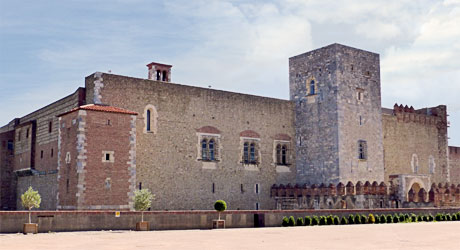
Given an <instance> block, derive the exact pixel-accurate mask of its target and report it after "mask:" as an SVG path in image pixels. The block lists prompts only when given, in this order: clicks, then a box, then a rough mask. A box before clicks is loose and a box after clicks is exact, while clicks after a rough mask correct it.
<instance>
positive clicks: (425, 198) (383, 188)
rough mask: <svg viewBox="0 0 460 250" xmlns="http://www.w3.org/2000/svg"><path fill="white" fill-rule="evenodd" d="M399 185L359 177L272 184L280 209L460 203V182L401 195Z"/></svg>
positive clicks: (391, 206) (455, 204) (420, 205)
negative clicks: (326, 182)
mask: <svg viewBox="0 0 460 250" xmlns="http://www.w3.org/2000/svg"><path fill="white" fill-rule="evenodd" d="M398 190H399V185H398V184H393V182H390V184H389V185H387V184H385V183H384V182H381V183H380V184H379V183H378V182H376V181H374V182H372V183H371V182H370V181H366V182H365V183H364V184H363V183H362V182H361V181H358V182H357V183H356V184H353V183H352V182H348V183H347V185H344V184H343V183H341V182H340V183H339V184H337V185H334V184H324V183H323V184H321V185H316V184H313V185H307V184H303V185H301V184H294V185H292V184H287V185H283V184H280V185H276V184H274V185H272V187H271V193H270V196H271V197H272V198H274V199H275V200H276V203H277V208H278V209H294V208H295V209H301V208H305V209H312V208H314V209H347V208H348V209H355V208H397V207H432V206H435V207H445V206H458V205H460V184H458V185H457V186H456V185H455V184H448V183H444V184H443V183H439V184H435V183H433V184H432V185H431V189H430V190H429V191H427V190H425V189H423V188H421V189H419V190H414V189H410V190H409V192H408V193H407V196H406V197H399V194H398Z"/></svg>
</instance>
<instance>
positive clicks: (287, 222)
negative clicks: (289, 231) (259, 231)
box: [281, 216, 289, 227]
mask: <svg viewBox="0 0 460 250" xmlns="http://www.w3.org/2000/svg"><path fill="white" fill-rule="evenodd" d="M281 226H283V227H287V226H289V219H288V217H286V216H284V217H283V222H281Z"/></svg>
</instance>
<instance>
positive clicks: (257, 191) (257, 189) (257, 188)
mask: <svg viewBox="0 0 460 250" xmlns="http://www.w3.org/2000/svg"><path fill="white" fill-rule="evenodd" d="M255 192H256V194H258V193H259V184H258V183H256V185H255Z"/></svg>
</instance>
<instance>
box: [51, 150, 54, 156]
mask: <svg viewBox="0 0 460 250" xmlns="http://www.w3.org/2000/svg"><path fill="white" fill-rule="evenodd" d="M53 155H54V149H51V158H52V157H53Z"/></svg>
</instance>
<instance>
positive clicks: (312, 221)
mask: <svg viewBox="0 0 460 250" xmlns="http://www.w3.org/2000/svg"><path fill="white" fill-rule="evenodd" d="M311 225H312V226H317V225H319V218H318V216H313V218H312V220H311Z"/></svg>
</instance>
